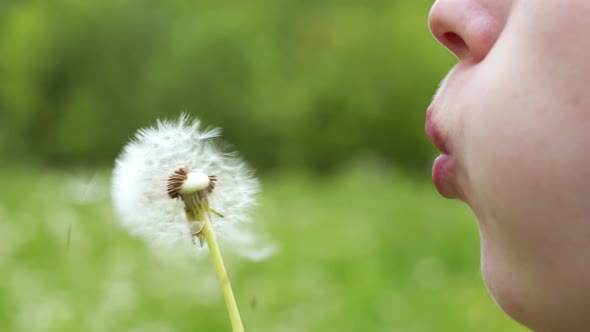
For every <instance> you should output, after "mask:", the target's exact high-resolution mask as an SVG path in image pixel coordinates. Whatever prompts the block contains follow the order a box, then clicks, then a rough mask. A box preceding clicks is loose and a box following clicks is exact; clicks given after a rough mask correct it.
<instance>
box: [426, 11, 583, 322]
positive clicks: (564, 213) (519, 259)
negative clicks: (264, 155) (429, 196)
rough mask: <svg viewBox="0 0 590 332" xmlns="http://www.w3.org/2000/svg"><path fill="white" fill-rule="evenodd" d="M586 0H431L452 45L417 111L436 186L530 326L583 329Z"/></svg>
mask: <svg viewBox="0 0 590 332" xmlns="http://www.w3.org/2000/svg"><path fill="white" fill-rule="evenodd" d="M589 17H590V1H586V0H560V1H556V0H438V1H435V3H434V5H433V7H432V11H431V12H430V17H429V25H430V29H431V31H432V33H433V35H434V36H435V37H436V39H438V41H439V42H440V43H442V44H443V45H444V46H445V47H446V48H448V49H449V50H450V51H451V52H453V53H454V54H455V56H456V57H457V59H458V63H457V65H456V66H455V67H454V68H453V69H452V70H451V71H450V72H449V74H448V76H447V78H446V79H445V80H444V82H443V84H442V85H441V87H440V89H439V91H438V92H437V94H436V96H435V98H434V100H433V102H432V105H431V106H430V107H429V109H428V111H427V123H426V131H427V134H428V136H429V137H430V138H431V140H433V142H434V143H435V144H436V145H437V146H438V147H439V149H441V152H443V155H442V156H441V157H439V158H438V159H437V160H436V161H435V163H434V167H433V178H434V182H435V184H436V186H437V188H438V190H439V192H440V193H441V194H442V195H443V196H445V197H449V198H458V199H461V200H463V201H465V202H466V203H467V204H468V205H469V206H470V207H471V209H472V210H473V211H474V214H475V216H476V217H477V220H478V225H479V229H480V235H481V243H482V272H483V277H484V280H485V282H486V285H487V287H488V289H489V291H490V293H491V294H492V296H493V297H494V299H495V300H496V302H497V303H498V304H499V305H500V306H501V307H502V308H503V309H504V310H505V311H506V312H507V313H508V314H509V315H511V316H512V317H513V318H514V319H516V320H518V321H520V322H521V323H523V324H525V325H527V326H529V327H530V328H533V329H535V330H537V331H588V330H590V314H589V313H590V93H589V92H588V90H589V89H590V57H589V54H590V19H589Z"/></svg>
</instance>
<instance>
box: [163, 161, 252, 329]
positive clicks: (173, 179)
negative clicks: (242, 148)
mask: <svg viewBox="0 0 590 332" xmlns="http://www.w3.org/2000/svg"><path fill="white" fill-rule="evenodd" d="M216 182H217V177H216V176H215V175H207V174H204V173H202V172H199V171H195V172H191V171H189V169H188V168H186V167H182V168H179V169H178V170H176V171H175V172H174V173H173V174H172V175H171V176H170V178H169V180H168V195H169V196H170V197H171V198H178V197H180V198H181V199H182V200H183V201H184V204H185V212H186V217H187V220H188V221H189V222H191V221H192V222H197V225H199V226H198V227H200V228H197V229H193V236H196V237H198V238H199V242H200V243H201V245H202V244H203V237H204V238H205V240H206V241H207V245H208V246H209V251H210V252H211V257H212V258H213V264H214V265H215V270H217V275H218V277H219V281H220V282H221V288H222V289H223V296H224V298H225V304H226V306H227V312H228V314H229V320H230V322H231V326H232V330H233V331H234V332H244V327H243V326H242V319H241V318H240V312H239V310H238V305H237V303H236V299H235V297H234V293H233V291H232V288H231V284H230V282H229V277H228V275H227V271H226V270H225V266H224V265H223V259H222V257H221V251H220V250H219V245H218V244H217V237H216V236H215V231H214V230H213V226H212V225H211V219H210V217H209V213H210V212H214V213H215V214H218V215H219V216H221V217H222V215H221V214H219V213H218V212H217V211H215V210H213V209H212V208H211V207H209V195H210V194H212V193H213V190H214V189H215V185H216Z"/></svg>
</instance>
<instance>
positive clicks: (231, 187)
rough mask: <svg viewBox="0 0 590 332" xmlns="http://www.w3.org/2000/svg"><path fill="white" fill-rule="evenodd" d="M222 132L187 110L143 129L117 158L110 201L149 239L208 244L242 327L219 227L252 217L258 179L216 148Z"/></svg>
mask: <svg viewBox="0 0 590 332" xmlns="http://www.w3.org/2000/svg"><path fill="white" fill-rule="evenodd" d="M219 135H220V130H219V129H211V130H202V129H201V128H200V122H199V121H198V120H194V121H190V120H189V119H188V117H187V116H185V115H183V116H181V117H180V119H179V120H178V121H177V122H167V121H158V124H157V126H156V127H152V128H147V129H142V130H139V131H138V132H137V134H136V135H135V137H134V139H132V140H131V142H130V143H129V144H128V145H127V146H125V148H124V149H123V152H122V153H121V155H120V156H119V158H118V159H117V161H116V166H115V169H114V171H113V181H112V194H113V203H114V208H115V211H116V213H117V214H118V217H119V221H120V222H121V224H122V225H123V226H124V227H125V228H127V229H128V230H129V231H130V233H132V234H134V235H138V236H141V237H143V238H144V239H145V240H147V241H148V243H150V244H151V245H177V244H181V245H185V246H186V245H193V247H196V248H197V249H199V250H200V249H202V248H204V245H205V243H206V244H207V246H208V248H209V251H210V252H211V256H212V258H213V261H214V264H215V268H216V270H217V273H218V275H219V278H220V280H221V284H222V287H223V291H224V296H225V300H226V304H227V307H228V311H229V314H230V320H231V324H232V328H233V330H234V331H243V327H242V323H241V319H240V316H239V312H238V308H237V305H236V302H235V299H234V296H233V292H232V289H231V286H230V283H229V279H228V277H227V272H226V271H225V267H224V265H223V260H222V258H221V253H220V251H219V247H218V245H217V239H216V235H215V232H214V230H217V229H222V228H223V227H228V226H230V227H231V226H234V225H236V224H238V223H242V222H244V221H247V220H248V219H249V218H248V215H247V212H248V208H249V207H251V206H252V205H253V204H254V202H255V200H254V195H255V194H256V193H257V192H258V188H259V186H258V181H257V180H256V179H255V178H254V177H253V172H252V171H251V169H250V168H249V167H248V166H247V165H246V164H245V163H244V162H243V161H242V160H241V159H240V158H239V157H238V156H237V155H236V154H234V153H226V152H222V151H221V150H220V149H219V144H218V143H217V142H216V141H215V138H217V137H218V136H219ZM196 240H198V241H196ZM197 242H198V243H197Z"/></svg>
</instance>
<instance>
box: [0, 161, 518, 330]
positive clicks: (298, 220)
mask: <svg viewBox="0 0 590 332" xmlns="http://www.w3.org/2000/svg"><path fill="white" fill-rule="evenodd" d="M91 178H92V176H91V174H84V173H65V172H56V171H38V170H37V171H33V170H26V171H25V170H20V171H17V170H10V171H8V170H5V171H3V172H1V173H0V183H2V186H3V189H2V191H1V192H0V284H1V285H2V286H0V331H26V332H33V331H64V332H68V331H76V332H78V331H89V332H92V331H142V332H144V331H145V332H150V331H154V332H156V331H162V332H164V331H229V321H228V319H227V316H226V312H225V304H224V302H223V296H222V293H221V290H220V288H219V286H218V281H217V279H216V276H215V272H214V270H213V268H212V263H211V262H210V260H209V257H208V256H204V257H202V258H199V259H196V258H195V257H177V256H170V255H168V254H166V253H162V252H154V251H153V250H150V249H149V248H148V247H147V245H146V244H145V243H144V242H143V241H142V240H141V239H137V238H134V237H131V236H129V235H128V234H127V233H126V231H125V230H123V229H122V228H121V227H119V226H118V224H117V222H116V221H115V220H114V217H113V216H112V211H111V206H110V198H109V187H108V174H107V173H100V174H98V175H97V176H95V177H94V180H93V182H92V183H91V184H93V185H91V186H89V187H88V188H90V189H91V190H89V191H86V189H88V188H84V186H82V187H78V186H79V185H80V184H84V183H85V182H88V181H90V180H91ZM261 180H262V185H263V192H262V194H261V196H260V206H259V207H258V208H257V209H256V211H255V213H254V217H255V223H254V224H253V225H252V226H253V227H254V228H255V229H257V230H259V231H260V232H261V233H263V234H266V235H268V236H269V237H270V238H271V239H272V240H273V241H274V242H275V243H277V244H278V245H279V250H278V251H277V253H276V254H275V255H274V256H272V257H270V258H269V259H266V260H264V261H260V262H253V261H248V260H244V259H240V258H238V257H234V256H232V255H229V253H230V251H228V250H227V243H225V244H222V248H221V249H222V251H223V252H224V253H225V255H226V265H227V268H228V270H229V273H230V276H231V280H232V284H233V287H234V292H235V294H236V297H237V301H238V304H239V305H240V309H241V313H242V319H243V321H244V325H245V327H246V330H247V331H285V332H290V331H400V332H401V331H404V332H413V331H479V332H485V331H490V332H491V331H494V332H495V331H508V332H509V331H525V330H524V329H523V328H521V327H519V326H517V325H516V324H515V323H513V322H511V321H510V320H509V319H508V318H507V317H505V315H504V314H503V313H502V312H501V311H500V309H498V308H497V307H496V306H495V304H494V303H493V301H492V300H491V298H490V297H489V295H488V293H487V292H486V290H485V287H484V285H483V283H482V280H481V276H480V274H479V238H478V234H477V228H476V225H475V222H474V220H473V217H472V216H471V213H470V212H469V210H468V209H467V208H466V207H465V206H464V205H462V204H460V203H458V202H455V201H447V200H444V199H442V198H440V197H439V196H438V195H437V194H436V192H435V190H434V189H433V187H432V185H431V184H430V183H428V182H427V181H423V182H417V181H416V180H415V179H414V180H412V179H408V178H406V177H403V176H400V175H396V174H394V173H389V174H382V173H378V172H361V171H350V172H343V173H341V174H339V175H334V176H332V177H306V176H304V175H288V176H278V175H277V176H271V177H266V178H263V179H261ZM69 227H71V239H70V242H69V247H68V246H67V242H68V240H67V239H68V235H67V234H68V228H69Z"/></svg>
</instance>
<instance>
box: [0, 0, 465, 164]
mask: <svg viewBox="0 0 590 332" xmlns="http://www.w3.org/2000/svg"><path fill="white" fill-rule="evenodd" d="M430 5H431V1H415V2H405V1H387V2H385V1H368V2H362V3H356V2H329V1H327V2H311V1H308V2H301V1H298V2H295V1H266V0H258V1H254V2H249V3H248V4H234V3H231V4H230V3H225V2H223V1H222V2H219V1H204V2H199V3H194V2H189V1H182V0H175V1H168V2H161V1H137V0H128V1H119V0H103V1H84V2H79V1H74V0H54V1H47V2H45V1H19V2H10V1H5V2H3V3H2V4H1V5H0V9H1V10H0V19H1V20H0V152H2V154H3V155H5V156H7V157H8V158H12V159H15V160H21V159H34V160H37V161H41V162H49V163H66V164H67V163H112V160H113V158H114V157H115V156H116V155H117V153H118V152H119V150H120V148H121V146H122V145H123V144H124V143H125V142H126V140H127V139H128V137H129V136H130V135H132V133H133V132H134V131H135V130H136V128H137V127H139V126H145V125H147V124H150V123H153V121H154V119H155V118H156V117H174V116H176V115H177V114H178V113H180V112H181V111H186V112H188V113H190V114H193V115H195V116H198V117H199V118H201V119H203V121H204V122H205V123H207V124H211V125H216V126H221V127H223V129H224V131H225V137H226V139H227V140H228V141H229V142H232V143H234V144H235V145H236V147H237V148H238V149H239V150H240V151H242V153H243V154H244V155H245V156H246V158H247V159H248V160H250V161H251V162H252V163H253V164H254V166H255V167H257V168H261V169H273V168H276V167H297V168H299V167H303V168H308V169H314V170H326V169H331V168H333V167H336V166H338V165H339V164H340V163H343V162H347V161H350V160H354V159H355V158H358V156H359V155H371V156H375V157H377V158H379V159H381V160H384V161H387V162H390V163H395V164H398V165H401V166H404V167H420V166H422V165H424V164H425V162H426V161H427V160H429V158H430V156H429V155H430V153H431V151H432V149H431V148H430V144H429V143H428V142H427V140H426V139H425V138H424V135H423V122H424V111H425V108H426V106H427V104H428V103H429V100H430V96H431V94H432V92H433V91H434V89H435V87H436V84H437V82H438V81H439V80H440V79H441V78H442V76H443V74H444V72H445V71H446V70H447V69H448V67H449V66H450V65H451V64H452V61H453V59H452V57H451V56H450V55H447V54H446V52H445V51H444V50H443V49H442V48H441V47H439V46H438V45H437V44H436V43H435V42H434V40H433V39H432V37H431V36H430V34H429V32H428V29H427V26H426V16H427V13H428V9H429V6H430Z"/></svg>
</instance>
